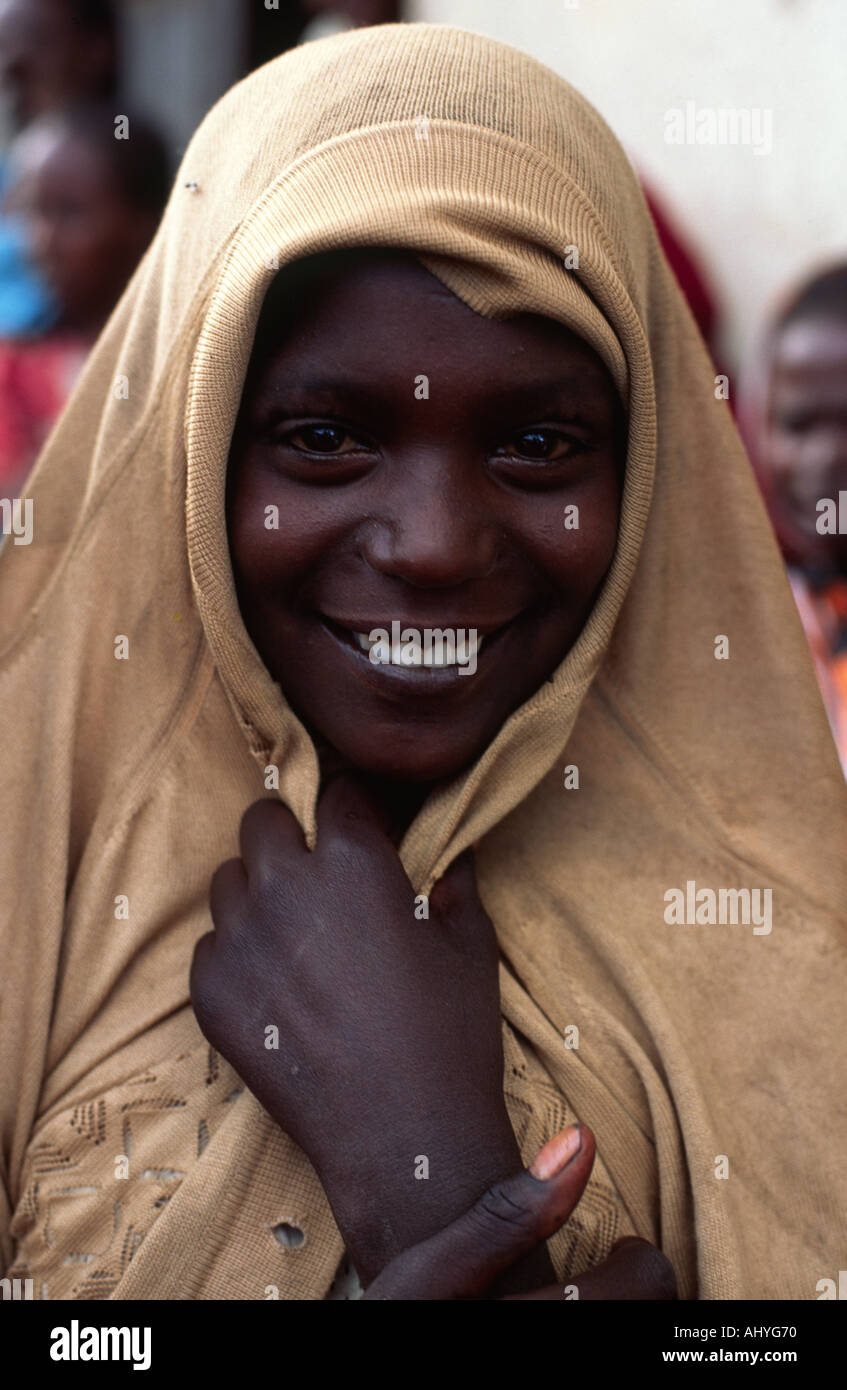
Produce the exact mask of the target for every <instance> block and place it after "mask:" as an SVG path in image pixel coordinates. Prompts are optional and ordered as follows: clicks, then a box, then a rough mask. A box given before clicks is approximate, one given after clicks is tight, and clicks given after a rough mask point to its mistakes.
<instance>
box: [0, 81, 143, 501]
mask: <svg viewBox="0 0 847 1390" xmlns="http://www.w3.org/2000/svg"><path fill="white" fill-rule="evenodd" d="M125 114H126V113H125ZM127 120H128V127H127V130H128V138H125V139H117V138H116V135H115V132H116V123H115V116H114V113H113V111H112V108H111V106H99V105H83V106H77V107H68V108H67V109H66V110H65V111H62V112H57V113H52V114H49V115H46V116H42V117H40V118H39V119H38V120H36V121H34V122H33V123H32V124H31V125H30V126H28V127H27V129H26V130H25V131H24V132H23V133H22V134H21V135H19V136H18V138H17V140H16V141H15V143H14V145H13V147H12V151H11V155H10V164H11V175H12V183H11V187H10V189H9V193H8V195H7V196H8V201H10V202H11V203H12V205H13V207H14V210H15V212H16V214H17V215H18V216H19V217H20V219H21V221H22V223H23V225H24V226H25V227H26V228H27V230H28V233H29V238H30V245H31V247H32V253H33V257H34V259H35V262H36V264H37V266H38V268H39V270H40V271H41V273H42V274H43V275H44V277H45V280H46V282H47V283H48V284H49V286H50V288H51V291H52V293H53V295H54V296H55V300H56V303H57V306H58V312H57V319H56V323H55V324H54V325H53V326H52V328H51V329H50V330H49V332H47V333H43V334H39V335H33V336H31V337H30V338H16V339H13V340H7V341H5V342H2V341H0V494H2V495H3V496H10V495H11V494H12V493H13V492H14V491H15V489H16V488H18V487H20V485H21V484H22V482H23V481H24V479H25V477H26V475H27V473H28V471H29V468H30V467H31V465H32V463H33V462H34V460H35V457H36V455H37V453H38V451H39V450H40V448H41V445H42V444H43V442H44V440H45V438H46V436H47V434H48V432H49V430H50V428H51V426H52V424H53V422H54V420H55V419H56V417H57V416H58V414H59V412H60V411H61V409H62V406H63V405H64V402H65V400H66V399H67V396H68V393H69V391H70V389H71V387H72V386H73V383H74V381H75V379H76V376H77V375H78V373H79V371H80V369H81V367H82V364H83V362H84V360H85V357H86V355H87V353H88V351H89V349H90V348H91V346H92V344H93V342H94V340H95V339H96V337H97V335H98V333H99V332H100V330H101V328H102V327H103V325H104V323H105V322H106V319H107V318H108V317H109V314H110V313H111V311H112V309H113V308H114V306H115V304H116V302H117V300H118V299H119V298H120V295H121V294H122V292H123V289H124V287H125V285H126V283H127V281H128V279H129V277H130V276H131V274H132V272H133V270H134V269H135V266H136V264H137V263H138V261H139V259H140V257H141V256H142V255H143V253H144V251H145V249H146V247H147V245H148V243H149V242H150V240H151V238H152V236H153V233H154V232H155V230H156V226H157V224H158V221H159V218H160V216H161V213H162V209H163V208H164V205H165V202H166V200H167V196H168V191H169V171H168V159H167V154H166V151H165V146H164V143H163V141H162V140H161V139H160V137H159V135H158V134H157V133H156V132H155V130H154V129H153V128H152V127H151V126H150V125H148V124H147V122H146V121H144V120H142V119H141V118H140V117H138V116H136V115H132V114H129V115H128V116H127Z"/></svg>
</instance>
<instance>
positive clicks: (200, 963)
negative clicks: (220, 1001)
mask: <svg viewBox="0 0 847 1390" xmlns="http://www.w3.org/2000/svg"><path fill="white" fill-rule="evenodd" d="M214 953H215V933H214V932H212V931H210V932H207V933H206V935H205V936H201V937H200V940H199V941H198V942H197V944H196V945H195V947H194V955H193V956H192V957H191V969H190V970H189V972H188V993H189V996H190V998H191V1003H192V1006H193V1008H194V1012H195V1014H197V1005H198V1001H199V1000H201V999H202V998H203V997H204V989H203V985H204V981H205V979H206V977H207V974H208V970H209V965H210V962H211V958H212V956H213V955H214ZM197 1016H198V1019H199V1014H198V1015H197ZM201 1027H202V1024H201Z"/></svg>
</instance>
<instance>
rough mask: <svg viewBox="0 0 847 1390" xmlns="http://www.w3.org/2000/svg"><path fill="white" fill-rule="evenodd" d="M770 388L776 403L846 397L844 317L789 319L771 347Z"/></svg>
mask: <svg viewBox="0 0 847 1390" xmlns="http://www.w3.org/2000/svg"><path fill="white" fill-rule="evenodd" d="M772 392H773V395H774V396H775V397H777V398H778V399H779V401H780V403H783V402H788V403H790V402H791V401H793V400H799V399H800V398H801V397H802V398H804V399H807V398H809V397H811V396H814V397H815V399H818V398H820V399H821V400H827V401H828V400H836V401H841V402H845V401H847V320H844V319H840V318H836V317H834V316H833V317H823V316H819V317H810V318H808V319H798V320H796V321H795V322H794V323H790V324H788V325H787V327H786V328H784V329H783V330H782V331H781V332H780V334H779V335H778V338H777V341H776V343H775V347H774V358H773V382H772Z"/></svg>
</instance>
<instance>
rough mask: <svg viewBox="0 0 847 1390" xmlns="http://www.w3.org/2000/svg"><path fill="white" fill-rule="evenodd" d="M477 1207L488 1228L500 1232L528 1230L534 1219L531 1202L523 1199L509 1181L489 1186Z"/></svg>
mask: <svg viewBox="0 0 847 1390" xmlns="http://www.w3.org/2000/svg"><path fill="white" fill-rule="evenodd" d="M476 1209H477V1212H478V1215H479V1218H480V1219H481V1221H482V1222H483V1223H484V1224H485V1225H486V1226H487V1227H488V1229H489V1230H495V1231H499V1232H504V1231H506V1232H508V1231H522V1232H523V1231H526V1229H527V1227H528V1226H529V1225H530V1224H531V1223H532V1219H533V1211H532V1209H531V1207H530V1206H529V1203H528V1202H525V1201H523V1200H521V1197H520V1195H519V1194H518V1192H517V1191H516V1190H515V1188H514V1186H513V1185H512V1184H509V1183H495V1184H494V1185H493V1186H492V1187H489V1188H488V1191H487V1192H484V1193H483V1194H482V1196H481V1197H480V1199H479V1201H478V1202H477V1208H476Z"/></svg>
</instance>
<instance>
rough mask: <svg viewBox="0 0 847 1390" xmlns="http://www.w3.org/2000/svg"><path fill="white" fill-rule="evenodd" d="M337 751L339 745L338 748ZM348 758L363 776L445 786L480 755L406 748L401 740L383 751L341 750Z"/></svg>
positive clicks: (421, 747)
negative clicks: (442, 784)
mask: <svg viewBox="0 0 847 1390" xmlns="http://www.w3.org/2000/svg"><path fill="white" fill-rule="evenodd" d="M336 747H338V744H336ZM340 751H341V752H342V753H343V754H344V756H345V757H347V758H348V759H349V761H350V762H351V763H352V764H353V766H354V767H356V768H357V769H358V770H359V771H360V772H364V773H366V774H367V775H368V776H370V777H382V778H385V779H386V780H388V781H394V782H418V783H427V782H444V781H447V780H448V779H449V778H451V777H455V776H456V775H457V774H458V773H460V772H462V771H463V770H464V769H465V768H467V767H469V766H470V765H471V764H472V763H473V762H474V761H475V759H476V758H477V757H478V755H479V751H480V750H477V749H476V748H473V749H470V750H468V749H436V748H427V747H426V746H425V744H424V742H423V740H421V745H420V746H417V747H406V746H404V745H403V743H401V742H400V741H398V740H394V741H393V743H388V745H387V746H386V745H383V746H382V747H381V748H379V749H376V748H368V749H363V748H355V747H352V748H349V747H348V748H342V749H341V750H340Z"/></svg>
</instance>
